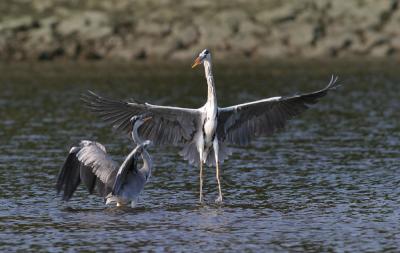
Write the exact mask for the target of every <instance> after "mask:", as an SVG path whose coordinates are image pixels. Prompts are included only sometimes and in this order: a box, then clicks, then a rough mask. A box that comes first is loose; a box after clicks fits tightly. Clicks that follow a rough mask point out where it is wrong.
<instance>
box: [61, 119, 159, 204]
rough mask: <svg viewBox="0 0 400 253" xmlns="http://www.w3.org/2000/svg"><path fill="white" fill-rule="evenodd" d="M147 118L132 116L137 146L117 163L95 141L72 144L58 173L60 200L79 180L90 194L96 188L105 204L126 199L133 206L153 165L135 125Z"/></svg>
mask: <svg viewBox="0 0 400 253" xmlns="http://www.w3.org/2000/svg"><path fill="white" fill-rule="evenodd" d="M149 119H150V117H146V118H144V117H143V116H142V115H139V116H134V117H132V119H131V122H132V125H133V127H132V139H133V140H134V142H135V143H136V144H137V146H136V148H135V149H133V150H132V151H131V152H130V153H129V154H128V156H127V157H126V158H125V160H124V161H123V163H122V164H121V166H118V164H117V163H116V162H114V161H113V160H112V159H111V157H110V156H109V155H108V154H107V151H106V149H105V147H104V146H103V145H102V144H100V143H98V142H94V141H87V140H83V141H81V142H80V144H79V147H72V148H71V150H70V152H69V154H68V157H67V159H66V161H65V163H64V165H63V167H62V168H61V170H60V173H59V175H58V179H57V184H56V189H57V193H60V192H61V191H64V192H63V199H64V200H67V201H68V200H69V199H70V198H71V197H72V195H73V193H74V192H75V190H76V188H77V187H78V185H79V184H80V182H83V183H84V184H85V185H86V187H87V189H88V191H89V193H90V194H92V193H93V191H94V190H95V188H97V192H98V194H99V195H100V196H102V197H104V198H105V200H106V204H116V205H117V206H123V205H127V204H129V202H130V203H131V206H132V207H133V206H134V205H135V203H136V201H137V198H138V196H139V194H140V193H141V191H142V190H143V188H144V186H145V184H146V183H147V182H148V180H149V178H150V176H151V170H152V166H153V165H152V160H151V158H150V155H149V154H148V152H147V150H146V147H147V146H148V145H149V144H150V141H149V140H146V141H142V139H141V138H140V137H139V135H138V129H139V127H140V126H141V125H142V124H143V123H145V122H146V121H147V120H149ZM139 155H141V157H142V159H143V167H142V168H140V169H138V168H137V160H138V158H139Z"/></svg>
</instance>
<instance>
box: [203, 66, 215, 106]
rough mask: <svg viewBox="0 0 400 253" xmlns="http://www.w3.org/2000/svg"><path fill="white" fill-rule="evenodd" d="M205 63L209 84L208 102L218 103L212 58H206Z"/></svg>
mask: <svg viewBox="0 0 400 253" xmlns="http://www.w3.org/2000/svg"><path fill="white" fill-rule="evenodd" d="M203 65H204V71H205V74H206V79H207V85H208V96H207V102H208V103H215V104H217V94H216V92H215V85H214V77H213V74H212V70H211V67H212V65H211V60H208V59H205V60H204V62H203Z"/></svg>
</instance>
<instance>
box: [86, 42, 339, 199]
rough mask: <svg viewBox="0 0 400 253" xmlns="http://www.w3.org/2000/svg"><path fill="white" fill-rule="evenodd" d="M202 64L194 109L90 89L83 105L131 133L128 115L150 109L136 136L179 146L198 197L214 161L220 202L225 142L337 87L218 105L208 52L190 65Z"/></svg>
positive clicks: (247, 135) (271, 124) (283, 118)
mask: <svg viewBox="0 0 400 253" xmlns="http://www.w3.org/2000/svg"><path fill="white" fill-rule="evenodd" d="M199 64H203V66H204V70H205V76H206V80H207V87H208V88H207V91H208V95H207V101H206V103H205V104H204V105H203V106H202V107H200V108H198V109H191V108H181V107H172V106H159V105H152V104H149V103H139V102H136V101H135V102H124V101H119V100H112V99H108V98H104V97H101V96H99V95H97V94H95V93H93V92H89V93H88V94H86V95H84V97H83V100H84V101H85V103H86V105H87V106H88V107H89V108H90V109H91V110H92V111H93V112H94V113H97V114H98V115H99V116H100V117H101V118H102V119H103V120H105V121H106V122H109V123H110V124H111V125H112V126H113V127H114V128H116V129H118V130H121V131H126V132H129V127H128V126H129V119H130V117H132V116H134V115H138V114H141V113H151V115H152V120H151V121H148V122H146V123H145V124H143V126H141V127H140V129H139V130H138V131H139V133H140V135H141V136H143V137H144V138H146V139H148V140H151V141H152V142H154V143H155V144H158V145H182V146H183V148H182V150H181V151H180V154H181V155H182V156H183V158H184V159H185V160H187V161H189V163H191V164H194V165H199V169H200V201H202V185H203V179H202V178H203V164H208V165H215V167H216V179H217V183H218V191H219V196H218V198H217V199H216V201H218V202H221V201H222V190H221V183H220V168H219V163H222V162H223V161H224V160H225V159H226V158H227V157H228V156H229V155H230V154H231V151H230V149H229V148H228V147H227V145H232V144H233V145H247V144H249V143H250V141H251V140H252V139H254V138H256V137H258V136H266V135H271V134H273V133H274V132H276V131H277V130H279V129H282V128H283V127H284V126H285V124H286V122H287V121H288V120H290V119H291V118H293V117H294V116H297V115H299V114H300V113H302V112H303V111H305V110H306V109H307V108H308V107H309V105H311V104H315V103H317V102H318V99H319V98H321V97H323V96H325V95H326V94H327V93H328V91H330V90H331V89H334V88H336V87H337V86H338V85H337V83H336V81H337V78H334V77H333V76H332V78H331V81H330V82H329V84H328V85H327V86H326V87H325V88H324V89H322V90H318V91H315V92H311V93H305V94H301V95H294V96H288V97H280V96H278V97H272V98H266V99H261V100H257V101H253V102H249V103H244V104H239V105H234V106H229V107H218V103H217V95H216V90H215V83H214V77H213V73H212V61H211V53H210V52H209V51H208V50H207V49H205V50H203V51H202V52H201V53H200V54H199V56H198V57H197V58H196V60H195V62H194V64H193V66H192V68H193V67H195V66H197V65H199Z"/></svg>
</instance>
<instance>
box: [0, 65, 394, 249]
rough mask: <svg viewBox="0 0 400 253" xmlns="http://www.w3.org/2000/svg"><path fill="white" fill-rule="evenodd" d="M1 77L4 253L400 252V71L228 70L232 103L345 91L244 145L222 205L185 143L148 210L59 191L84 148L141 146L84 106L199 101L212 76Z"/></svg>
mask: <svg viewBox="0 0 400 253" xmlns="http://www.w3.org/2000/svg"><path fill="white" fill-rule="evenodd" d="M1 72H2V73H1V75H0V87H1V90H0V107H1V110H0V116H1V118H0V123H1V124H0V170H1V174H0V189H1V191H0V224H1V226H0V250H1V251H17V250H20V251H24V250H30V251H39V250H40V251H54V252H57V251H58V252H60V251H66V250H84V251H85V250H86V251H110V250H111V251H122V252H124V251H132V250H141V251H198V252H199V251H204V252H206V251H209V250H213V251H214V250H216V251H222V250H228V251H236V252H243V251H248V252H250V251H256V252H260V251H278V252H280V251H308V252H321V251H325V252H326V251H336V252H343V251H348V252H354V251H393V252H395V251H398V250H399V247H400V222H399V220H400V208H399V206H400V187H399V185H400V173H399V164H400V163H399V161H400V160H399V157H400V123H399V119H400V113H399V111H400V99H399V98H400V86H399V84H400V74H399V73H398V67H397V64H396V63H372V62H364V63H362V64H360V63H357V62H317V63H301V62H300V63H299V62H291V63H274V64H272V63H271V64H250V63H249V62H246V63H242V64H235V65H233V66H232V65H227V64H216V67H215V74H214V75H215V79H216V82H217V92H218V99H219V103H220V104H222V105H231V104H233V103H239V102H244V101H247V100H252V99H257V98H261V97H266V96H275V95H285V94H287V95H290V94H293V93H295V92H300V91H311V90H314V89H318V88H322V87H323V86H324V85H326V83H327V81H328V80H329V77H330V74H331V73H336V74H339V75H340V77H341V80H342V83H343V84H344V86H343V87H341V88H340V89H339V90H337V91H336V92H333V93H332V94H330V96H329V97H327V98H325V99H323V100H322V101H321V102H320V103H319V104H318V105H317V106H316V107H314V108H313V109H312V110H309V111H307V112H306V113H305V114H303V115H302V116H301V117H299V118H297V119H295V120H293V121H291V122H290V124H289V125H288V126H287V128H286V130H285V131H284V132H281V133H279V134H276V135H274V136H272V137H266V138H260V139H258V140H256V141H254V142H253V143H252V145H250V146H249V147H235V153H234V155H233V156H232V157H231V159H230V160H229V161H228V162H226V163H224V164H223V167H222V169H223V173H222V179H223V180H222V186H223V192H224V195H225V203H224V204H223V205H215V204H214V203H213V202H214V199H215V198H216V196H217V187H216V182H215V179H214V169H213V168H207V170H206V174H207V175H206V180H205V192H206V195H205V198H206V204H204V205H199V204H198V203H197V201H198V169H197V168H193V167H190V166H189V165H187V164H186V163H185V162H184V161H182V159H181V158H180V157H179V156H178V155H177V149H175V148H156V147H152V148H151V149H150V152H151V155H152V156H153V159H154V160H155V171H154V173H153V177H152V179H151V183H149V184H148V185H147V186H146V188H145V192H144V194H143V196H142V197H141V199H140V204H139V206H138V207H137V208H136V209H129V208H127V209H120V208H110V207H105V206H104V204H103V202H102V199H101V198H99V197H97V196H90V197H89V196H88V195H87V193H86V192H85V191H84V189H83V187H81V188H80V191H79V192H77V193H76V194H75V195H74V197H73V198H72V200H71V201H70V202H69V203H64V202H62V201H60V198H59V197H58V196H57V195H56V193H55V190H54V184H55V177H56V175H57V173H58V170H59V168H60V166H61V164H62V163H63V160H64V158H65V156H66V154H67V151H68V149H69V147H71V145H73V144H76V143H77V142H78V141H79V140H81V139H91V140H97V141H99V142H101V143H103V144H104V145H105V146H106V147H107V148H108V150H109V152H110V153H111V154H112V155H113V156H114V157H115V159H117V160H119V161H120V160H121V159H123V156H124V155H126V154H127V152H128V151H129V150H130V148H131V147H132V146H131V144H130V142H129V140H127V139H125V138H124V137H123V136H121V135H120V134H118V133H113V132H112V131H111V130H110V128H109V127H107V126H106V125H104V124H103V123H102V122H101V121H100V120H98V119H97V118H95V117H93V116H92V115H90V114H89V113H87V112H86V110H85V109H83V107H82V104H81V102H80V100H79V94H81V93H82V92H85V91H86V90H88V89H90V90H94V91H97V92H99V93H100V94H103V95H106V96H110V97H117V98H129V97H135V98H138V99H139V100H145V101H149V102H153V103H161V104H165V105H180V106H200V105H201V104H202V103H203V102H204V100H205V96H206V83H205V80H204V77H203V73H202V70H201V69H197V70H191V69H190V67H189V65H187V66H186V65H180V66H168V65H139V66H136V65H123V64H112V65H106V64H104V63H96V64H94V65H90V64H72V63H64V64H56V65H53V64H39V65H36V64H17V65H15V64H14V65H2V66H1Z"/></svg>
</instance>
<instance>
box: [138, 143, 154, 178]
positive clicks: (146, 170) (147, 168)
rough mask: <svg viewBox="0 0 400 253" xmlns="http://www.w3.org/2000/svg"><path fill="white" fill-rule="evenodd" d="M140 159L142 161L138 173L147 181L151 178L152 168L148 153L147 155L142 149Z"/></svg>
mask: <svg viewBox="0 0 400 253" xmlns="http://www.w3.org/2000/svg"><path fill="white" fill-rule="evenodd" d="M142 159H143V167H142V168H141V169H140V171H141V172H142V173H143V174H144V176H145V177H146V181H147V180H149V178H150V176H151V169H152V167H153V162H152V161H151V158H150V155H149V153H147V151H146V150H145V149H143V152H142Z"/></svg>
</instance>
